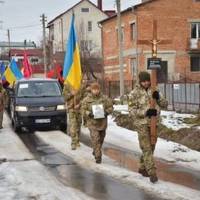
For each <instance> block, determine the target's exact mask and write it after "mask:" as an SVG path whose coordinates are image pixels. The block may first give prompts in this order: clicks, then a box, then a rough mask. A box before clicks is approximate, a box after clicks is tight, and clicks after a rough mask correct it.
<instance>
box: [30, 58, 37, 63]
mask: <svg viewBox="0 0 200 200" xmlns="http://www.w3.org/2000/svg"><path fill="white" fill-rule="evenodd" d="M30 61H31V64H38V63H39V59H38V58H31V59H30Z"/></svg>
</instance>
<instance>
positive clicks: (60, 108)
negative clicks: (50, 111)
mask: <svg viewBox="0 0 200 200" xmlns="http://www.w3.org/2000/svg"><path fill="white" fill-rule="evenodd" d="M57 110H65V105H57Z"/></svg>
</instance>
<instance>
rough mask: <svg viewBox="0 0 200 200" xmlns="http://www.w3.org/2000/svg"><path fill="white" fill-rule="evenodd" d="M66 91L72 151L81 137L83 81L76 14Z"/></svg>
mask: <svg viewBox="0 0 200 200" xmlns="http://www.w3.org/2000/svg"><path fill="white" fill-rule="evenodd" d="M63 78H64V89H63V95H64V98H65V101H66V105H67V111H68V113H69V125H70V135H71V138H72V143H71V147H72V150H76V148H77V147H78V146H80V144H79V135H80V124H81V122H80V121H81V115H80V87H81V80H82V72H81V63H80V54H79V47H78V42H77V38H76V31H75V26H74V14H73V15H72V20H71V26H70V31H69V37H68V43H67V47H66V55H65V60H64V67H63Z"/></svg>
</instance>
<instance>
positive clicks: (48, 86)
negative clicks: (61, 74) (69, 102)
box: [17, 81, 61, 97]
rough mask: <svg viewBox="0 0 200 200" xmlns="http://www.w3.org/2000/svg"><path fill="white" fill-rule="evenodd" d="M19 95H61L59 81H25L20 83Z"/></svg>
mask: <svg viewBox="0 0 200 200" xmlns="http://www.w3.org/2000/svg"><path fill="white" fill-rule="evenodd" d="M17 96H18V97H52V96H61V91H60V88H59V85H58V83H57V82H53V81H45V82H44V81H43V82H35V81H31V82H24V83H20V84H19V86H18V90H17Z"/></svg>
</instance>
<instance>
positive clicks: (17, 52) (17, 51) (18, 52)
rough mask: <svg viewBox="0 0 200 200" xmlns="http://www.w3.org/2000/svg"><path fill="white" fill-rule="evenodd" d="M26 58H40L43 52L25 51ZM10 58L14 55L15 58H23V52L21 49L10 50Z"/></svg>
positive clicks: (36, 50)
mask: <svg viewBox="0 0 200 200" xmlns="http://www.w3.org/2000/svg"><path fill="white" fill-rule="evenodd" d="M25 51H26V54H27V56H40V57H41V56H42V55H43V52H42V49H26V50H25ZM9 54H10V56H13V55H16V56H23V55H24V50H23V49H11V50H10V52H9Z"/></svg>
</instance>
